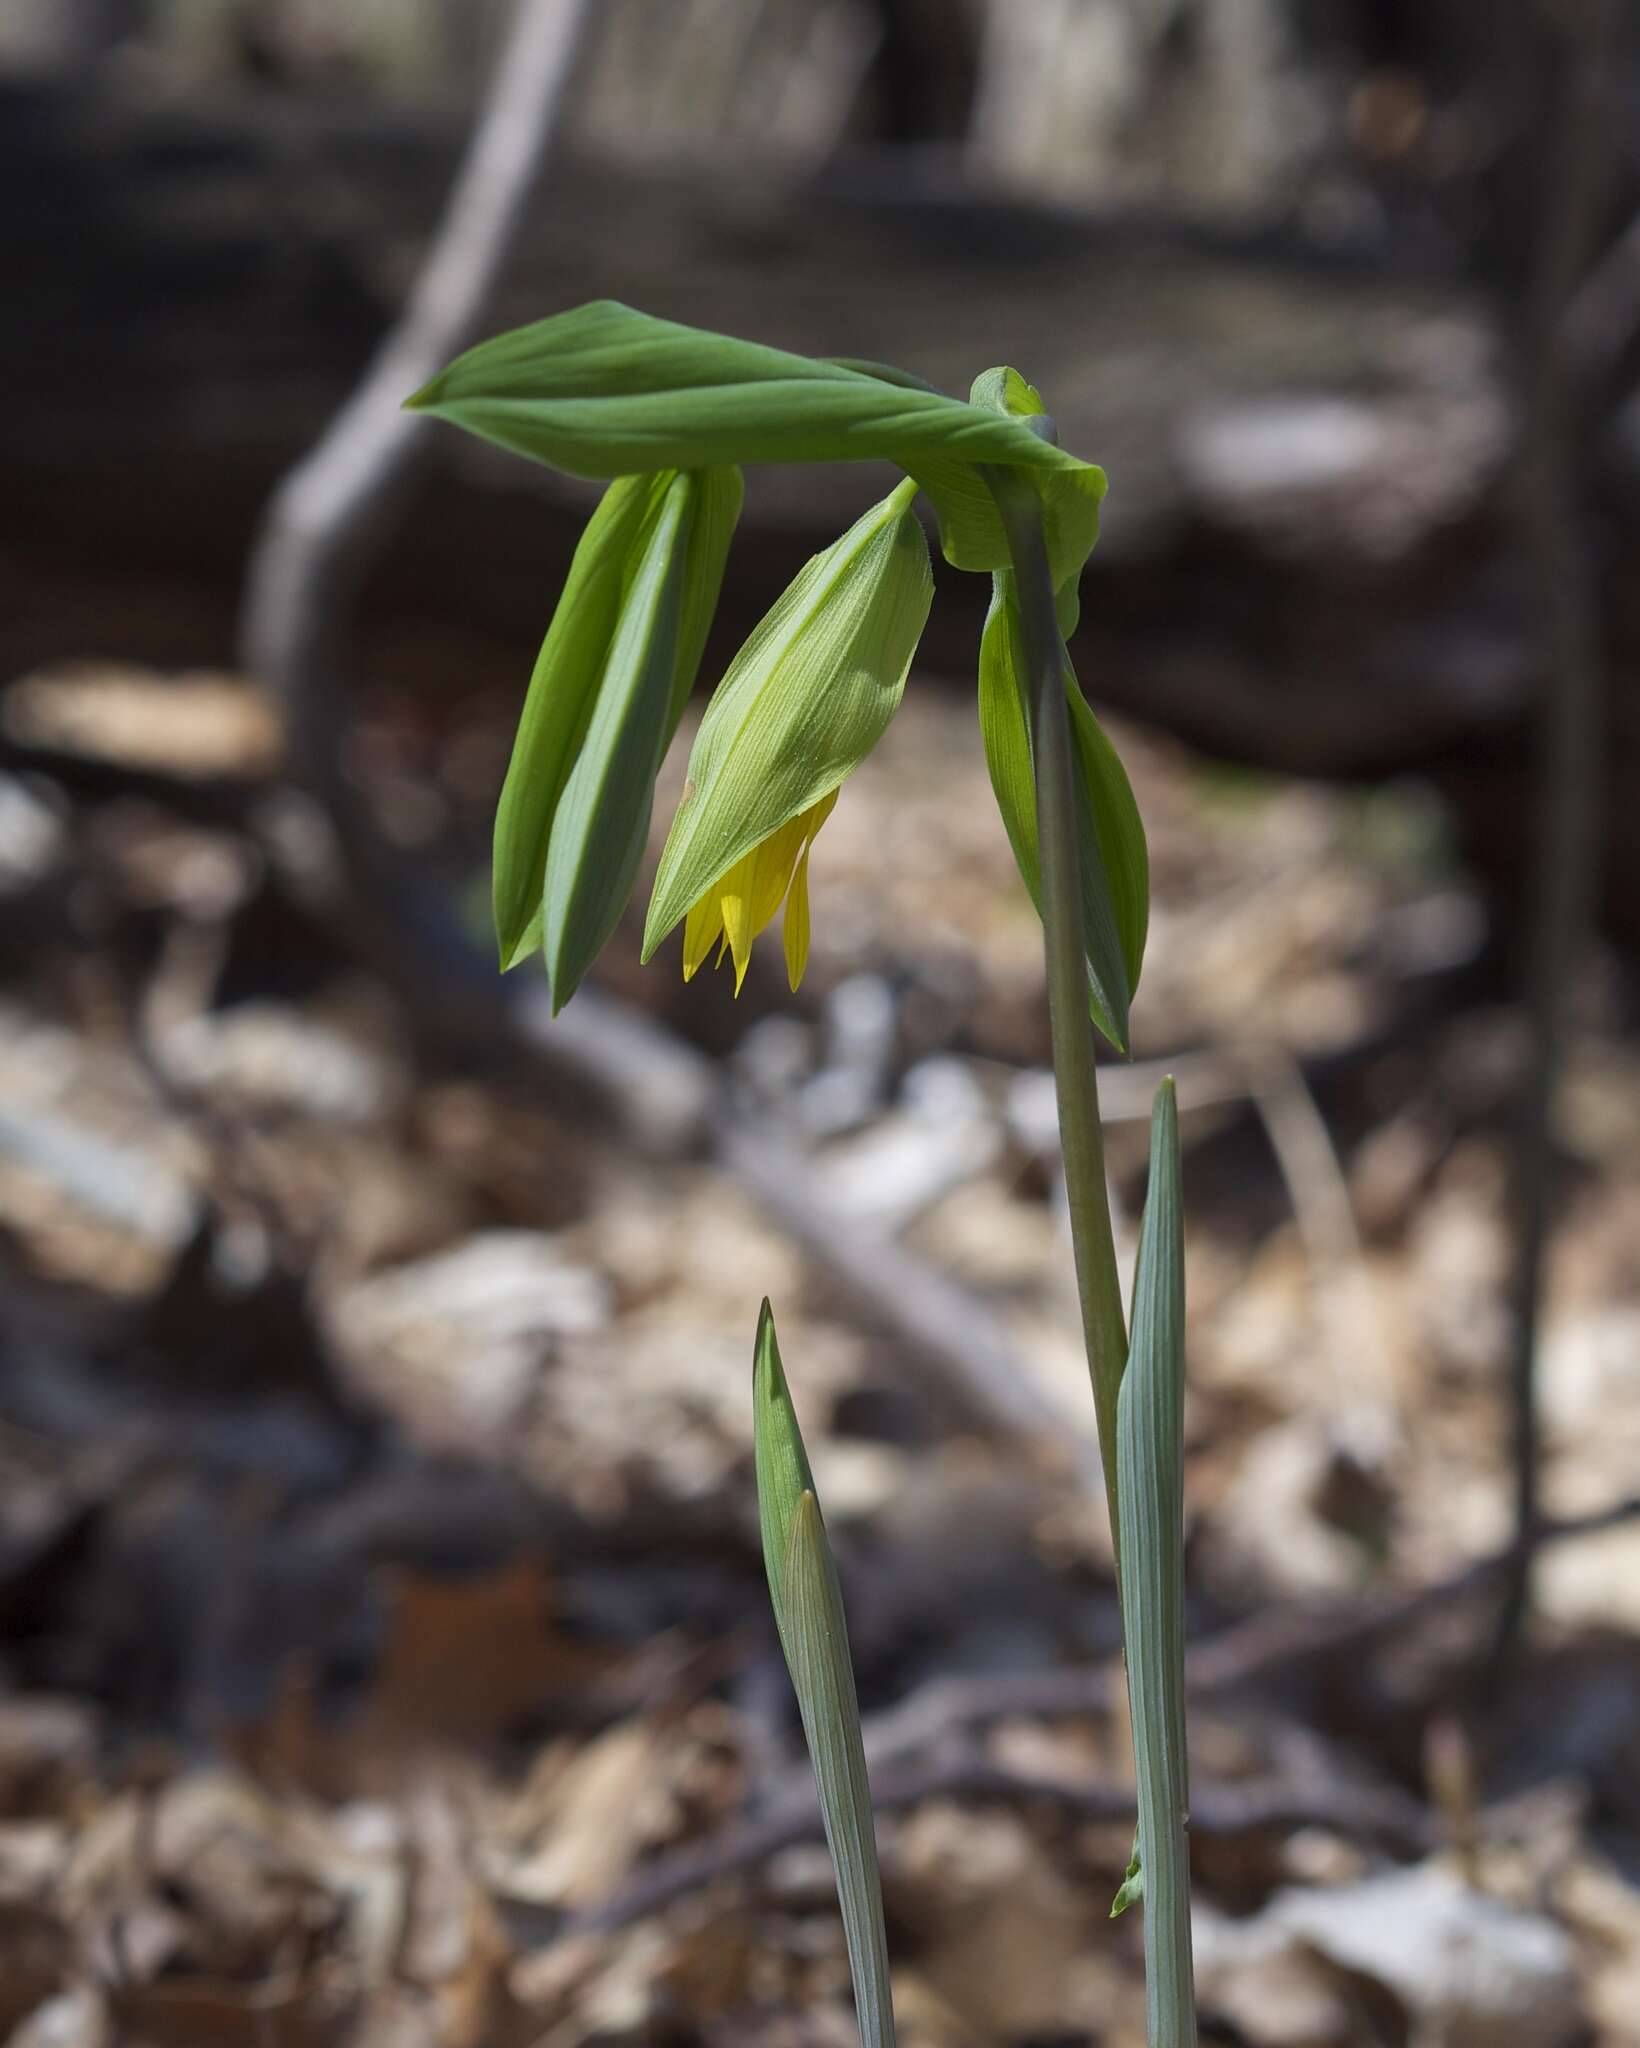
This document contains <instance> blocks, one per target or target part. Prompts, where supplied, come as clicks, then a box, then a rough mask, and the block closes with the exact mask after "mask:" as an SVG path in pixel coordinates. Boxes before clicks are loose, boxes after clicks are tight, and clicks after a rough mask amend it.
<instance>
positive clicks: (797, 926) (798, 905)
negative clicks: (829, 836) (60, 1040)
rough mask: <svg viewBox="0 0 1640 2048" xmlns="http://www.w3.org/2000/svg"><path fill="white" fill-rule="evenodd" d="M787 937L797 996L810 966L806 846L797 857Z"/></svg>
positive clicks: (789, 977)
mask: <svg viewBox="0 0 1640 2048" xmlns="http://www.w3.org/2000/svg"><path fill="white" fill-rule="evenodd" d="M783 937H784V939H785V944H786V980H787V981H788V982H789V983H790V985H791V991H792V994H793V995H796V993H797V987H798V984H799V982H801V981H802V979H803V970H804V968H805V967H807V966H808V964H809V849H808V846H807V845H805V846H804V848H803V851H802V852H801V853H800V854H799V855H798V856H797V868H796V871H795V873H794V874H793V875H792V885H791V889H790V890H789V892H788V893H787V896H786V920H785V928H784V932H783Z"/></svg>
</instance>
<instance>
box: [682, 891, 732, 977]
mask: <svg viewBox="0 0 1640 2048" xmlns="http://www.w3.org/2000/svg"><path fill="white" fill-rule="evenodd" d="M722 936H723V904H722V901H721V899H720V898H719V896H718V893H717V891H716V890H715V889H711V890H708V892H707V893H706V894H705V895H704V896H703V897H702V898H701V899H700V901H699V902H698V903H697V904H696V905H695V906H694V908H693V909H692V910H691V911H690V913H689V917H688V920H687V922H686V923H685V925H684V927H683V978H684V980H685V981H693V980H694V978H695V975H696V974H697V973H698V972H699V970H700V965H701V962H702V961H703V960H704V959H705V958H706V956H707V954H708V953H710V952H711V950H712V947H713V945H714V943H715V942H716V941H718V940H719V939H721V938H722ZM719 957H720V958H721V957H722V955H721V953H720V954H719Z"/></svg>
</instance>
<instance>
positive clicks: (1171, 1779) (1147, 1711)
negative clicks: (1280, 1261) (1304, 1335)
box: [1116, 1081, 1196, 2048]
mask: <svg viewBox="0 0 1640 2048" xmlns="http://www.w3.org/2000/svg"><path fill="white" fill-rule="evenodd" d="M1183 1409H1184V1225H1183V1213H1182V1204H1181V1197H1180V1187H1179V1116H1178V1108H1177V1105H1176V1103H1175V1100H1174V1093H1173V1083H1172V1082H1171V1081H1164V1082H1163V1083H1162V1086H1161V1087H1160V1089H1158V1091H1157V1094H1156V1106H1155V1110H1154V1111H1153V1113H1152V1116H1151V1122H1150V1190H1149V1193H1148V1195H1147V1196H1146V1199H1145V1215H1144V1222H1143V1224H1142V1225H1141V1227H1140V1232H1139V1257H1138V1263H1137V1266H1136V1268H1135V1271H1134V1278H1133V1338H1132V1341H1131V1343H1130V1344H1129V1346H1128V1361H1127V1370H1126V1372H1124V1374H1123V1375H1122V1389H1121V1393H1120V1395H1119V1397H1118V1400H1117V1409H1116V1443H1117V1469H1118V1475H1119V1477H1118V1484H1119V1486H1120V1489H1121V1499H1122V1556H1121V1571H1122V1631H1123V1637H1124V1640H1125V1642H1126V1646H1127V1665H1128V1703H1129V1707H1130V1710H1131V1713H1132V1717H1133V1750H1134V1760H1135V1765H1136V1770H1137V1776H1138V1793H1139V1836H1138V1845H1137V1854H1136V1863H1137V1868H1133V1867H1131V1866H1130V1868H1129V1871H1128V1878H1127V1882H1126V1884H1124V1886H1123V1891H1122V1893H1121V1894H1119V1895H1118V1903H1119V1904H1126V1903H1127V1902H1128V1899H1129V1898H1130V1897H1132V1896H1133V1895H1134V1894H1135V1893H1137V1894H1139V1895H1141V1896H1142V1897H1143V1899H1144V1911H1145V1948H1146V1956H1147V1960H1146V1968H1145V1980H1146V1998H1147V2002H1148V2007H1149V2024H1148V2036H1147V2038H1148V2039H1149V2041H1150V2043H1151V2044H1152V2048H1195V2041H1196V2016H1195V2011H1196V2009H1195V2000H1194V1996H1193V1993H1192V1985H1191V1953H1190V1838H1189V1834H1188V1832H1187V1828H1186V1817H1187V1815H1188V1811H1189V1799H1190V1781H1189V1767H1188V1761H1187V1757H1186V1751H1185V1717H1184V1423H1183Z"/></svg>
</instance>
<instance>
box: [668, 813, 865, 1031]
mask: <svg viewBox="0 0 1640 2048" xmlns="http://www.w3.org/2000/svg"><path fill="white" fill-rule="evenodd" d="M836 802H837V791H836V790H831V791H829V792H828V793H827V794H826V795H825V796H823V797H821V798H820V800H819V801H818V802H817V803H813V804H810V805H809V807H808V809H807V810H805V811H799V812H798V814H797V816H796V817H795V818H788V819H787V820H786V822H785V824H783V825H781V826H779V827H778V828H777V829H776V830H775V831H773V832H771V833H770V834H769V836H768V838H767V839H764V840H762V841H760V842H759V843H758V844H757V845H756V846H754V847H753V848H752V850H751V852H750V853H746V854H742V855H741V857H740V859H739V860H737V861H736V862H735V864H734V866H733V867H731V868H729V869H727V870H726V871H725V873H723V874H722V875H720V876H719V877H718V879H717V880H716V881H715V882H714V883H713V884H712V886H711V888H710V889H708V890H707V892H706V894H705V895H704V896H702V897H701V898H700V900H699V901H698V902H697V903H696V904H695V905H694V906H693V907H692V908H691V910H690V912H689V915H688V920H687V922H686V923H685V925H684V933H683V978H684V980H685V981H688V980H690V979H691V978H692V977H693V975H694V974H695V972H696V970H697V969H698V968H699V967H700V965H701V963H702V961H703V960H704V959H705V958H706V956H707V954H708V953H709V952H710V951H711V949H712V946H713V944H714V943H715V944H716V946H717V960H716V961H715V962H714V965H721V964H722V961H723V956H724V953H725V952H729V953H731V954H732V955H733V956H734V963H735V994H736V995H739V993H740V990H741V985H742V984H743V983H744V981H745V979H746V970H747V968H748V966H749V965H750V964H751V957H752V942H753V941H754V940H755V939H756V938H757V937H758V935H759V933H761V932H763V931H765V930H766V929H767V928H768V926H769V925H770V924H771V923H772V922H773V921H774V916H775V913H776V911H778V910H779V908H780V906H781V904H782V902H786V903H787V911H786V972H787V975H788V977H790V978H791V981H792V987H793V988H794V989H795V988H796V986H797V984H798V982H799V981H801V980H802V978H803V969H804V967H805V965H806V964H807V961H808V956H809V939H808V931H809V894H808V858H809V848H810V847H811V846H812V845H813V844H814V836H815V834H816V833H817V832H818V831H819V830H820V827H821V826H822V825H823V824H824V823H825V822H826V820H827V819H828V818H829V817H830V816H831V813H832V810H833V807H834V806H835V805H836ZM788 892H789V893H790V900H789V901H788ZM794 961H795V962H796V965H795V966H794V965H793V962H794Z"/></svg>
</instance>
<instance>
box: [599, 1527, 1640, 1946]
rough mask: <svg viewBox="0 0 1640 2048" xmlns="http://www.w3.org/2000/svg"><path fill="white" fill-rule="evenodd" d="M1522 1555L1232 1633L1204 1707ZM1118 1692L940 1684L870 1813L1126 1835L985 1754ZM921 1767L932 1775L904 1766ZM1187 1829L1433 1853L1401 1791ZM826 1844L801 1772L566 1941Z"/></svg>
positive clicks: (1097, 1673)
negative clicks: (986, 1818)
mask: <svg viewBox="0 0 1640 2048" xmlns="http://www.w3.org/2000/svg"><path fill="white" fill-rule="evenodd" d="M1636 1519H1640V1495H1635V1496H1633V1497H1631V1498H1629V1499H1627V1500H1622V1501H1617V1502H1614V1503H1613V1504H1612V1505H1611V1506H1610V1507H1607V1508H1603V1509H1600V1510H1598V1511H1597V1512H1595V1513H1593V1514H1588V1515H1581V1516H1576V1517H1571V1518H1568V1519H1567V1520H1565V1521H1556V1522H1548V1523H1544V1524H1542V1525H1541V1526H1540V1527H1539V1528H1538V1530H1537V1531H1536V1533H1535V1535H1534V1536H1533V1538H1532V1547H1533V1548H1534V1549H1535V1548H1537V1547H1538V1546H1540V1545H1542V1544H1545V1543H1563V1542H1570V1541H1573V1540H1575V1539H1576V1538H1578V1537H1582V1536H1594V1535H1599V1534H1600V1533H1601V1532H1602V1531H1604V1530H1606V1529H1609V1528H1614V1527H1616V1526H1617V1525H1618V1524H1620V1523H1623V1522H1627V1521H1633V1520H1636ZM1514 1551H1515V1546H1514V1545H1512V1544H1511V1545H1510V1546H1508V1547H1507V1548H1506V1549H1504V1550H1501V1551H1498V1552H1496V1553H1494V1554H1493V1555H1492V1556H1489V1557H1484V1558H1479V1559H1477V1560H1475V1562H1473V1563H1472V1564H1468V1565H1465V1566H1464V1567H1463V1568H1462V1569H1461V1570H1460V1571H1457V1572H1454V1573H1452V1574H1451V1575H1450V1576H1449V1577H1447V1578H1445V1579H1441V1580H1438V1581H1437V1582H1436V1583H1435V1584H1433V1585H1430V1586H1422V1587H1418V1588H1415V1589H1412V1590H1410V1591H1407V1592H1403V1593H1397V1594H1392V1595H1389V1596H1387V1597H1385V1598H1384V1599H1382V1600H1379V1601H1376V1602H1371V1603H1368V1604H1366V1605H1364V1606H1361V1607H1357V1608H1354V1609H1342V1610H1341V1609H1337V1608H1331V1609H1328V1610H1326V1611H1325V1612H1323V1613H1315V1612H1313V1611H1305V1612H1302V1613H1298V1614H1293V1613H1289V1612H1285V1611H1283V1612H1278V1613H1273V1614H1269V1615H1261V1616H1257V1617H1255V1618H1254V1619H1253V1620H1251V1621H1248V1622H1243V1623H1240V1624H1238V1625H1237V1626H1235V1627H1233V1628H1230V1629H1226V1630H1225V1631H1223V1633H1221V1634H1220V1635H1218V1636H1215V1637H1212V1638H1210V1639H1209V1640H1208V1641H1207V1642H1205V1643H1199V1644H1197V1645H1196V1646H1195V1647H1194V1649H1192V1650H1191V1651H1190V1653H1189V1654H1188V1656H1187V1658H1186V1680H1187V1683H1188V1684H1189V1687H1190V1690H1191V1693H1192V1695H1193V1696H1195V1697H1198V1698H1199V1697H1203V1696H1206V1695H1209V1694H1214V1693H1223V1692H1228V1691H1231V1690H1232V1689H1234V1688H1236V1687H1239V1686H1243V1685H1246V1684H1248V1683H1250V1682H1251V1681H1253V1680H1254V1679H1256V1678H1259V1677H1262V1676H1265V1675H1267V1674H1268V1673H1270V1672H1271V1671H1273V1670H1274V1669H1276V1668H1277V1667H1279V1666H1281V1665H1283V1664H1287V1663H1291V1662H1294V1661H1296V1660H1298V1659H1301V1658H1305V1657H1318V1656H1323V1655H1328V1654H1337V1653H1338V1652H1339V1651H1341V1650H1345V1649H1351V1650H1361V1649H1364V1648H1366V1647H1367V1646H1368V1645H1369V1644H1370V1643H1372V1642H1373V1641H1375V1640H1377V1639H1378V1638H1379V1637H1381V1636H1383V1635H1387V1634H1389V1633H1391V1632H1393V1631H1394V1630H1396V1629H1398V1628H1402V1627H1405V1626H1406V1625H1407V1624H1408V1623H1410V1622H1412V1621H1415V1620H1418V1619H1420V1618H1421V1617H1422V1616H1424V1615H1426V1614H1429V1613H1433V1612H1435V1611H1436V1610H1438V1609H1439V1608H1441V1607H1444V1606H1447V1605H1449V1604H1451V1603H1452V1602H1454V1601H1457V1600H1461V1599H1464V1598H1466V1597H1468V1596H1470V1595H1473V1594H1475V1593H1477V1592H1480V1591H1483V1590H1484V1589H1486V1588H1487V1587H1488V1586H1489V1585H1490V1584H1491V1582H1492V1581H1493V1580H1494V1579H1495V1578H1496V1577H1497V1575H1498V1574H1499V1573H1500V1572H1502V1571H1504V1570H1506V1569H1507V1568H1508V1566H1509V1564H1510V1563H1511V1561H1512V1559H1513V1556H1514ZM1120 1684H1121V1678H1120V1673H1119V1672H1117V1671H1116V1670H1114V1669H1113V1668H1112V1667H1110V1666H1107V1665H1095V1666H1089V1667H1083V1668H1077V1669H1067V1670H1055V1671H1044V1672H1022V1673H1014V1674H1009V1675H1005V1676H1002V1677H998V1678H985V1679H941V1680H937V1681H936V1682H935V1683H934V1684H932V1685H930V1686H927V1687H925V1688H924V1689H923V1690H922V1691H920V1692H918V1693H916V1694H915V1695H913V1697H912V1698H911V1699H909V1700H906V1701H903V1702H902V1703H901V1704H900V1705H899V1706H896V1707H891V1708H889V1709H887V1710H886V1711H884V1712H882V1713H879V1714H875V1715H873V1716H872V1717H871V1718H870V1719H869V1720H868V1721H867V1722H866V1724H865V1729H864V1734H865V1747H866V1756H867V1761H868V1763H869V1765H870V1767H871V1770H872V1802H873V1805H874V1806H875V1807H876V1808H877V1809H878V1810H879V1811H881V1812H892V1811H897V1810H902V1809H904V1808H906V1807H910V1806H915V1805H918V1804H919V1803H921V1802H922V1801H924V1800H927V1799H935V1798H947V1799H969V1800H987V1801H1001V1802H1004V1803H1007V1804H1010V1805H1029V1804H1031V1803H1033V1802H1034V1803H1037V1804H1046V1805H1050V1806H1053V1807H1055V1808H1057V1809H1059V1810H1060V1811H1062V1812H1065V1813H1067V1814H1070V1815H1072V1816H1074V1817H1075V1818H1077V1819H1079V1820H1084V1821H1087V1820H1099V1821H1113V1822H1115V1821H1127V1820H1129V1819H1131V1818H1132V1814H1133V1795H1132V1792H1131V1789H1130V1788H1128V1787H1126V1786H1122V1785H1118V1784H1115V1783H1112V1782H1110V1781H1108V1780H1102V1779H1095V1778H1075V1777H1073V1778H1065V1777H1046V1776H1039V1775H1037V1774H1034V1773H1031V1772H1027V1771H1020V1770H1017V1769H1014V1768H1012V1767H1010V1766H1007V1765H1004V1764H1001V1763H999V1762H997V1761H996V1760H995V1759H994V1758H992V1757H990V1756H987V1755H986V1754H985V1753H984V1752H983V1751H982V1749H981V1748H980V1747H979V1746H978V1744H977V1743H976V1740H975V1737H976V1735H977V1734H978V1733H979V1731H980V1730H982V1729H983V1728H984V1727H985V1726H986V1725H987V1724H989V1723H994V1722H998V1721H1004V1720H1009V1719H1013V1718H1035V1719H1067V1718H1072V1717H1075V1716H1079V1715H1083V1714H1091V1713H1098V1712H1102V1711H1104V1710H1105V1709H1106V1708H1108V1707H1109V1706H1110V1705H1111V1704H1112V1703H1113V1702H1114V1701H1115V1699H1116V1698H1117V1697H1118V1695H1119V1687H1120ZM913 1757H918V1758H924V1759H927V1761H923V1762H915V1763H914V1762H911V1761H909V1759H911V1758H913ZM1191 1827H1192V1829H1193V1830H1194V1832H1195V1833H1197V1834H1199V1835H1238V1834H1257V1833H1269V1832H1281V1831H1285V1830H1290V1829H1294V1828H1301V1827H1322V1828H1329V1829H1332V1830H1334V1831H1335V1832H1337V1833H1340V1834H1345V1835H1349V1836H1351V1837H1352V1838H1355V1839H1360V1840H1366V1841H1371V1842H1374V1843H1376V1844H1378V1845H1379V1846H1381V1847H1383V1848H1386V1849H1390V1850H1394V1851H1397V1852H1399V1853H1403V1854H1423V1853H1425V1852H1427V1851H1428V1850H1430V1849H1431V1848H1433V1847H1434V1846H1435V1845H1436V1842H1437V1840H1438V1838H1439V1827H1438V1824H1437V1822H1436V1820H1435V1818H1434V1817H1433V1816H1432V1815H1431V1814H1430V1813H1429V1811H1428V1810H1427V1809H1426V1808H1425V1807H1424V1806H1423V1805H1422V1804H1421V1803H1420V1802H1419V1801H1418V1800H1416V1799H1415V1798H1413V1797H1412V1796H1411V1795H1410V1794H1407V1793H1403V1792H1401V1791H1399V1790H1398V1789H1397V1788H1395V1787H1393V1786H1382V1785H1365V1786H1356V1785H1350V1784H1348V1783H1332V1784H1325V1785H1310V1784H1304V1785H1296V1784H1292V1783H1289V1782H1287V1781H1285V1780H1275V1779H1258V1780H1252V1781H1249V1782H1247V1783H1244V1784H1227V1785H1212V1786H1198V1787H1197V1788H1196V1789H1195V1791H1194V1792H1193V1794H1192V1797H1191ZM819 1835H820V1812H819V1807H818V1805H817V1803H816V1801H815V1798H814V1793H813V1787H812V1784H811V1783H810V1781H809V1777H808V1773H807V1771H806V1770H803V1769H798V1770H794V1771H792V1772H790V1773H789V1774H788V1775H787V1776H786V1778H785V1780H784V1782H783V1783H782V1784H781V1785H780V1787H779V1788H778V1790H777V1791H776V1792H775V1793H774V1794H773V1796H772V1797H771V1799H770V1801H769V1804H768V1806H767V1807H766V1808H765V1809H764V1811H762V1812H761V1813H758V1814H756V1815H755V1816H753V1817H751V1818H749V1819H744V1820H740V1821H736V1822H734V1823H732V1824H731V1825H730V1826H728V1827H726V1828H723V1829H721V1830H719V1831H718V1832H717V1833H716V1834H713V1835H710V1836H708V1837H707V1838H706V1839H705V1840H704V1841H700V1842H695V1843H690V1844H688V1845H687V1846H686V1847H684V1848H680V1849H676V1850H673V1851H670V1852H669V1853H668V1854H666V1855H664V1856H661V1857H658V1858H657V1859H656V1860H655V1861H654V1862H653V1863H652V1864H650V1865H649V1866H648V1867H647V1868H646V1869H644V1870H642V1871H640V1872H639V1873H638V1875H637V1876H636V1877H635V1878H634V1879H633V1880H632V1882H631V1883H630V1884H629V1885H627V1886H626V1887H625V1888H624V1889H623V1890H621V1891H620V1892H618V1893H616V1894H615V1896H614V1897H613V1898H611V1899H609V1900H607V1901H606V1902H605V1903H604V1904H603V1905H601V1906H596V1907H593V1908H591V1909H590V1910H589V1911H588V1912H586V1913H585V1914H583V1915H581V1916H580V1917H578V1918H577V1919H575V1920H574V1921H572V1922H570V1923H568V1925H567V1926H566V1927H565V1928H563V1929H562V1930H558V1931H561V1932H574V1933H607V1932H610V1931H612V1930H614V1929H616V1928H620V1927H626V1926H630V1925H631V1924H632V1923H633V1922H634V1921H636V1920H641V1919H643V1918H645V1917H646V1916H647V1915H648V1914H651V1913H658V1912H661V1911H663V1910H664V1909H665V1908H666V1907H667V1906H669V1905H671V1904H672V1903H673V1902H674V1901H675V1900H677V1899H679V1898H682V1897H684V1896H686V1895H687V1894H688V1893H690V1892H692V1891H697V1890H699V1889H700V1888H701V1887H703V1886H705V1885H708V1884H712V1883H714V1882H717V1881H718V1880H720V1879H723V1878H729V1877H734V1876H738V1875H740V1874H742V1873H744V1872H745V1871H747V1870H750V1869H754V1868H755V1867H756V1866H757V1865H758V1864H760V1863H763V1862H765V1861H766V1860H767V1859H768V1858H769V1857H771V1856H774V1855H777V1854H778V1853H779V1852H780V1851H781V1850H782V1849H786V1848H790V1847H791V1846H792V1845H793V1844H794V1843H797V1842H804V1841H811V1840H817V1839H818V1838H819Z"/></svg>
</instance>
